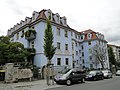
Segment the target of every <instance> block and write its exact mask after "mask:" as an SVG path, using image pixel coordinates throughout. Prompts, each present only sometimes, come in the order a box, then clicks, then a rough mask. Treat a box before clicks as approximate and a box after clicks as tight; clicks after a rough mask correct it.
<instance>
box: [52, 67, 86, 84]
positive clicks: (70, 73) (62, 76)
mask: <svg viewBox="0 0 120 90" xmlns="http://www.w3.org/2000/svg"><path fill="white" fill-rule="evenodd" d="M85 77H86V73H85V71H84V70H80V69H76V68H73V69H64V70H62V71H61V72H59V74H57V75H56V76H55V77H54V81H55V82H56V83H57V84H61V83H63V84H66V85H68V86H69V85H71V84H73V83H74V82H78V81H81V82H82V83H85Z"/></svg>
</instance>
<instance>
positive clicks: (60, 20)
mask: <svg viewBox="0 0 120 90" xmlns="http://www.w3.org/2000/svg"><path fill="white" fill-rule="evenodd" d="M49 16H51V20H50V21H51V25H52V31H53V37H54V39H53V44H54V46H55V47H57V49H56V53H55V55H54V57H53V58H52V63H53V64H54V66H70V67H83V66H86V67H88V68H89V67H90V63H87V62H89V59H88V56H87V55H88V49H89V47H90V45H88V44H87V43H88V42H89V41H91V43H92V44H91V46H93V45H94V44H95V43H96V42H98V41H102V39H100V38H99V37H101V36H103V35H101V36H100V35H99V33H95V32H94V31H92V30H88V31H84V32H78V31H77V30H74V29H72V28H70V26H69V25H68V24H67V18H66V17H65V16H63V17H61V16H60V15H59V14H58V13H55V14H54V13H53V12H52V11H51V10H50V9H48V10H44V9H43V10H41V11H40V12H36V11H34V12H33V13H32V17H26V18H25V20H24V21H23V20H21V21H20V23H17V24H16V25H14V26H13V27H12V28H10V29H9V30H8V34H7V35H8V36H9V37H10V40H11V42H20V43H22V44H24V47H25V48H35V49H36V52H35V55H34V57H33V58H31V59H32V62H33V63H34V65H37V66H38V67H43V66H44V65H46V63H47V58H46V57H45V55H44V48H43V45H44V31H45V29H46V19H47V18H49ZM29 31H30V32H31V31H33V33H31V34H30V33H28V32H29ZM93 33H94V34H93ZM89 35H90V37H92V38H90V39H88V38H89V37H88V38H86V37H87V36H89ZM97 35H98V36H97ZM103 42H104V43H105V44H106V43H107V42H106V41H105V40H104V38H103Z"/></svg>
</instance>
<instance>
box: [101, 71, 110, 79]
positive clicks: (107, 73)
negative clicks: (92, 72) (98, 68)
mask: <svg viewBox="0 0 120 90" xmlns="http://www.w3.org/2000/svg"><path fill="white" fill-rule="evenodd" d="M102 72H103V74H104V78H112V72H111V71H110V70H103V71H102Z"/></svg>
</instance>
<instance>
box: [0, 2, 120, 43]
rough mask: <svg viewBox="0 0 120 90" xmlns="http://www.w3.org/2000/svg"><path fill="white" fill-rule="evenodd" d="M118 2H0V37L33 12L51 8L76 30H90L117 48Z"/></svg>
mask: <svg viewBox="0 0 120 90" xmlns="http://www.w3.org/2000/svg"><path fill="white" fill-rule="evenodd" d="M119 4H120V0H0V35H6V33H7V30H8V29H9V28H11V27H13V26H14V25H16V24H17V23H20V21H21V20H25V17H26V16H28V17H31V16H32V12H33V11H38V12H39V11H41V10H42V9H51V11H52V12H53V13H59V15H60V16H61V17H62V16H66V18H67V23H68V25H69V26H70V27H71V28H74V29H76V30H77V31H83V30H87V29H93V30H94V31H96V32H100V33H102V34H104V36H105V38H106V40H107V41H108V42H109V43H111V44H116V45H120V33H119V32H120V5H119Z"/></svg>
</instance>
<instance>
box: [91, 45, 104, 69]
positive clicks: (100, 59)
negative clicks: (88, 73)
mask: <svg viewBox="0 0 120 90" xmlns="http://www.w3.org/2000/svg"><path fill="white" fill-rule="evenodd" d="M92 56H93V57H94V59H95V64H98V63H100V64H101V66H102V69H104V64H105V62H106V59H105V58H106V49H105V46H100V45H98V44H96V45H94V47H93V48H92Z"/></svg>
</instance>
